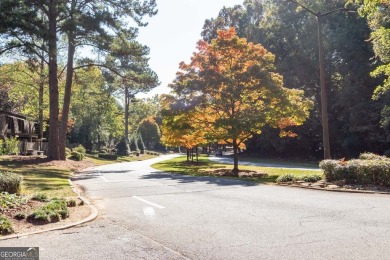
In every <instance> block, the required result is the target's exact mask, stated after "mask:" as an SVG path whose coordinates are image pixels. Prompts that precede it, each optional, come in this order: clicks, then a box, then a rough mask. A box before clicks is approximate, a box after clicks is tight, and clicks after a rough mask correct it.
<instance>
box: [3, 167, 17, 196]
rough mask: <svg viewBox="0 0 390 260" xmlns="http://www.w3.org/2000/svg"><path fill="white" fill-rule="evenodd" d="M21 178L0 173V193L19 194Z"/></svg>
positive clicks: (11, 174)
mask: <svg viewBox="0 0 390 260" xmlns="http://www.w3.org/2000/svg"><path fill="white" fill-rule="evenodd" d="M21 182H22V178H21V177H20V176H19V175H17V174H15V173H12V172H0V192H8V193H10V194H14V193H19V192H20V189H21Z"/></svg>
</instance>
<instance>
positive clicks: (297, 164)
mask: <svg viewBox="0 0 390 260" xmlns="http://www.w3.org/2000/svg"><path fill="white" fill-rule="evenodd" d="M239 160H242V161H245V162H253V163H264V164H277V165H281V166H286V167H298V168H299V167H302V168H313V169H318V168H319V162H297V161H290V160H281V159H263V158H256V157H251V156H246V155H240V157H239Z"/></svg>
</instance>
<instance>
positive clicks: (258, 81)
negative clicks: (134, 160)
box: [170, 28, 313, 175]
mask: <svg viewBox="0 0 390 260" xmlns="http://www.w3.org/2000/svg"><path fill="white" fill-rule="evenodd" d="M197 49H198V51H197V52H195V53H194V54H193V56H192V58H191V62H190V63H188V64H186V63H184V62H182V63H180V71H179V72H177V77H176V79H175V80H174V81H173V83H172V84H170V87H171V88H172V89H173V92H174V93H175V94H176V97H177V99H180V100H182V103H183V104H186V106H187V107H190V108H191V109H192V110H193V111H194V112H193V113H194V114H196V117H194V118H192V119H191V121H190V122H191V124H192V125H193V126H196V125H198V126H202V127H203V128H204V130H206V131H207V132H208V133H209V135H211V136H213V137H214V138H215V139H218V140H224V141H225V142H226V143H228V144H231V145H232V146H233V152H234V168H233V174H235V175H238V172H239V169H238V149H239V147H240V146H241V145H242V144H243V143H244V142H245V141H246V140H248V138H250V137H252V136H253V134H255V133H257V134H259V133H261V130H262V128H263V127H264V126H266V125H269V126H272V127H279V128H280V129H281V130H282V131H281V136H294V134H293V133H292V132H289V131H286V130H285V129H286V128H287V127H288V126H296V125H300V124H302V123H303V122H304V121H305V120H306V118H307V117H308V116H309V110H310V109H311V107H312V106H313V103H312V102H311V101H310V100H308V99H307V98H305V97H304V94H303V91H301V90H297V89H288V88H285V87H284V86H283V78H282V76H281V75H280V74H278V73H276V72H275V66H274V60H275V56H274V55H273V54H272V53H271V52H269V51H267V50H266V49H265V48H264V47H263V46H262V45H260V44H253V43H251V42H247V40H246V39H245V38H239V37H238V36H237V35H236V32H235V29H234V28H230V29H229V30H220V31H218V33H217V38H216V39H214V40H212V41H211V43H210V44H209V43H207V42H205V41H199V42H198V44H197Z"/></svg>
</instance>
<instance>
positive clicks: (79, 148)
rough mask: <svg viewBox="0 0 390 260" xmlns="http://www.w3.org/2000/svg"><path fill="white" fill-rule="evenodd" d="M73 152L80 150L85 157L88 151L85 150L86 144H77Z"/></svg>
mask: <svg viewBox="0 0 390 260" xmlns="http://www.w3.org/2000/svg"><path fill="white" fill-rule="evenodd" d="M72 151H73V152H78V153H81V154H82V155H83V157H84V156H85V154H86V153H87V150H85V148H84V146H82V145H81V144H80V145H79V146H76V147H74V148H73V149H72Z"/></svg>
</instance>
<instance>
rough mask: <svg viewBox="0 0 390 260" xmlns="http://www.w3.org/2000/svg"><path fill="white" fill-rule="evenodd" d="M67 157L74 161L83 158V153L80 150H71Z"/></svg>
mask: <svg viewBox="0 0 390 260" xmlns="http://www.w3.org/2000/svg"><path fill="white" fill-rule="evenodd" d="M69 159H71V160H75V161H82V160H83V159H84V154H82V153H80V152H76V151H73V152H72V153H71V155H70V157H69Z"/></svg>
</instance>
